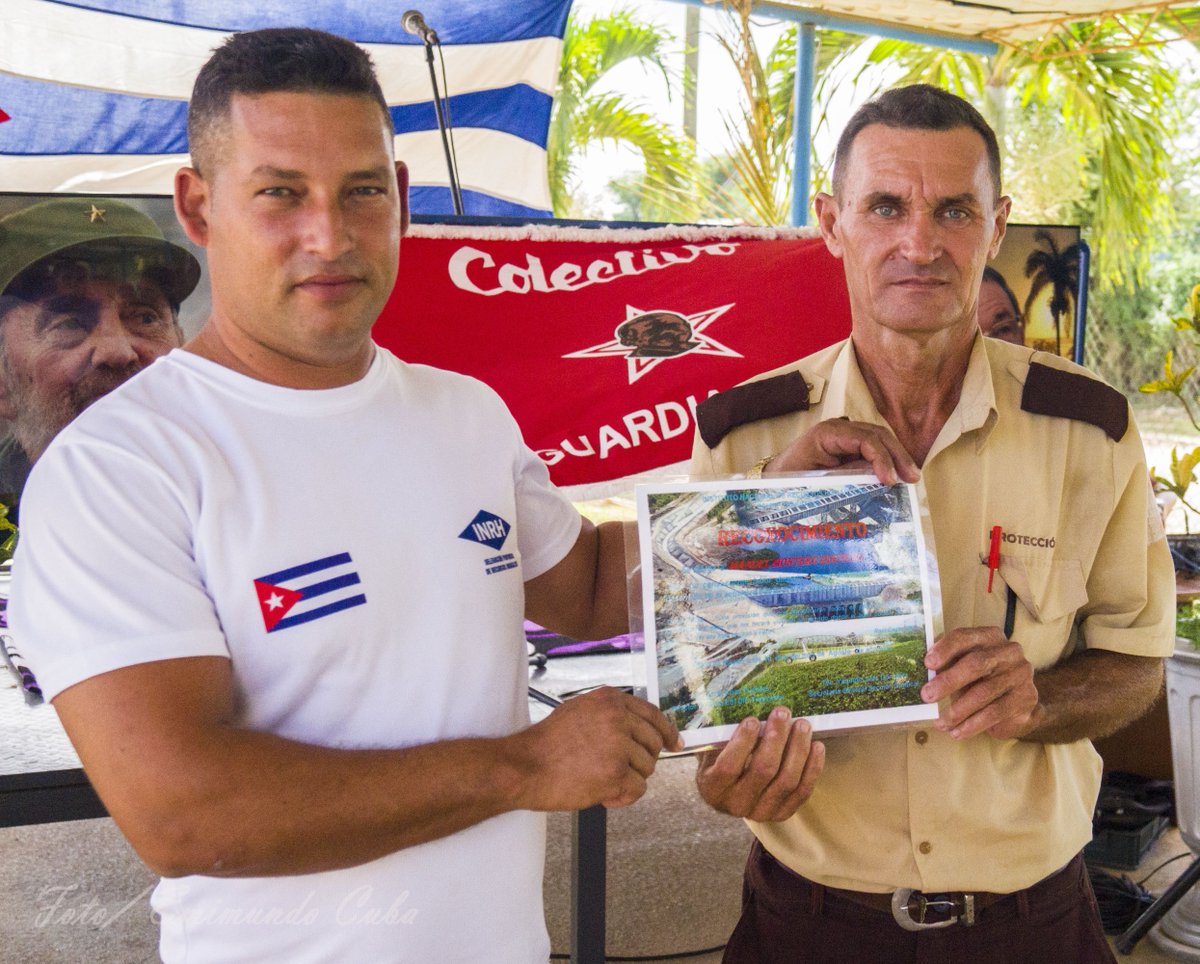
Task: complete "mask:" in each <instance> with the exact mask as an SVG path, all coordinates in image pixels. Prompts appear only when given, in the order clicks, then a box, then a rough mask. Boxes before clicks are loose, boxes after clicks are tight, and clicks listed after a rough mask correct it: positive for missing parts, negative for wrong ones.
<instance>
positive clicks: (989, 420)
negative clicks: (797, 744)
mask: <svg viewBox="0 0 1200 964" xmlns="http://www.w3.org/2000/svg"><path fill="white" fill-rule="evenodd" d="M1031 354H1032V353H1031V352H1030V350H1029V349H1027V348H1023V347H1020V346H1016V345H1010V344H1007V343H1005V342H999V341H996V340H993V339H985V338H983V337H982V336H981V337H978V338H977V339H976V341H975V344H974V348H973V349H972V353H971V358H970V362H969V365H968V368H967V373H966V377H965V379H964V382H963V389H962V395H961V398H960V400H959V403H958V405H957V407H956V408H955V410H954V412H953V413H952V414H951V416H950V418H949V420H948V421H947V422H946V424H945V426H944V427H943V428H942V431H941V434H940V435H939V436H938V438H937V440H936V441H935V443H934V445H933V448H932V449H931V450H930V452H929V455H928V457H927V458H926V461H925V465H924V467H923V469H922V481H921V483H920V484H921V486H923V488H924V497H925V498H926V499H927V501H928V505H929V512H930V517H931V522H932V529H933V538H934V544H935V552H936V556H937V561H938V570H939V575H940V582H941V590H942V606H943V614H944V623H945V628H946V630H950V629H954V628H957V627H964V626H1003V624H1004V612H1005V600H1006V591H1005V587H1011V588H1012V590H1013V591H1014V593H1015V594H1016V597H1017V607H1016V623H1015V627H1014V630H1013V633H1012V638H1013V639H1015V640H1017V641H1019V642H1020V644H1021V646H1022V648H1023V649H1024V651H1025V655H1026V658H1028V659H1029V661H1030V662H1031V663H1032V664H1033V666H1034V667H1035V669H1042V668H1045V667H1048V666H1052V665H1054V664H1055V663H1057V662H1058V661H1059V660H1061V659H1063V658H1064V657H1066V656H1068V655H1069V654H1071V653H1072V652H1073V651H1074V650H1076V649H1077V648H1080V647H1084V648H1099V649H1106V650H1112V651H1115V652H1119V653H1127V654H1136V655H1141V656H1155V657H1161V656H1167V655H1170V653H1171V651H1172V647H1173V642H1174V625H1173V617H1174V576H1173V569H1172V565H1171V561H1170V556H1169V553H1168V550H1167V547H1166V541H1165V539H1164V537H1163V532H1162V525H1161V521H1160V519H1159V517H1158V514H1157V511H1156V507H1155V505H1154V501H1153V498H1152V495H1151V492H1150V486H1149V477H1148V473H1147V470H1146V463H1145V454H1144V452H1143V449H1142V443H1141V439H1140V437H1139V435H1138V432H1137V429H1136V427H1135V426H1134V425H1133V422H1132V419H1131V420H1130V423H1129V428H1128V429H1127V431H1126V432H1125V434H1124V436H1123V437H1122V439H1121V440H1120V441H1119V442H1114V441H1112V440H1111V439H1110V438H1109V436H1108V435H1107V434H1106V433H1105V432H1104V430H1102V429H1100V428H1097V427H1096V426H1094V425H1091V424H1088V423H1086V422H1082V421H1076V420H1072V419H1067V418H1059V417H1051V416H1046V415H1033V414H1030V413H1027V412H1024V411H1022V410H1021V392H1022V388H1023V385H1024V382H1025V378H1026V374H1027V372H1028V370H1029V362H1030V360H1031ZM1036 361H1037V362H1039V363H1041V364H1044V365H1046V366H1048V367H1053V368H1062V369H1067V370H1070V371H1075V372H1081V371H1082V369H1080V368H1078V366H1075V365H1072V364H1070V363H1069V362H1066V361H1063V360H1061V359H1059V358H1057V357H1054V356H1048V355H1045V354H1037V356H1036ZM796 370H799V371H800V372H801V373H802V374H803V377H804V379H805V381H806V382H807V383H808V384H809V385H810V386H811V387H810V392H809V399H810V405H811V407H810V408H809V409H808V410H807V411H800V412H794V413H791V414H787V415H780V416H777V417H773V418H767V419H763V420H761V421H755V422H751V423H749V424H746V425H742V426H740V427H738V428H735V429H733V430H732V431H731V432H730V433H729V434H728V435H726V436H725V438H724V439H723V440H722V441H721V442H720V443H719V444H718V445H717V447H716V448H715V449H713V450H711V451H710V450H709V449H708V447H707V446H706V445H705V444H704V443H703V441H701V440H700V439H699V438H697V440H696V447H695V451H694V453H693V457H692V466H691V471H692V474H693V476H696V477H705V476H722V475H730V474H734V473H738V472H745V471H747V470H748V469H750V468H751V467H752V466H754V464H755V463H756V462H758V461H759V460H761V459H762V458H764V457H766V456H770V455H773V454H777V453H779V452H781V451H782V450H783V449H784V448H785V447H786V446H787V444H788V443H789V442H791V441H792V440H793V439H795V438H796V437H797V436H799V435H801V434H802V433H804V432H805V431H806V430H807V429H809V428H811V427H812V426H813V425H815V424H816V423H817V422H820V421H823V420H825V419H830V418H838V417H841V416H845V417H847V418H850V419H852V420H855V421H861V422H872V423H875V424H879V425H884V424H886V423H885V421H884V419H883V418H882V416H880V415H879V413H878V412H877V411H876V409H875V405H874V403H873V402H872V400H871V395H870V393H869V391H868V389H867V386H866V384H865V382H864V380H863V377H862V373H861V371H860V370H859V367H858V364H857V361H856V357H855V353H854V350H853V348H852V347H851V344H850V342H843V343H841V344H838V345H834V346H832V347H831V348H828V349H825V350H824V351H821V352H818V353H817V354H815V355H811V356H809V357H808V358H806V359H803V360H801V361H799V362H796V363H794V364H792V365H789V366H786V367H785V368H782V369H778V370H777V371H775V372H768V373H767V374H765V375H763V376H760V377H761V378H767V377H770V376H772V375H777V374H781V373H784V372H789V371H796ZM997 525H998V526H1001V527H1002V529H1003V532H1004V541H1003V543H1002V547H1001V555H1000V566H999V570H998V571H997V573H996V576H995V581H994V585H993V591H992V592H991V593H988V592H987V574H988V569H987V556H988V549H989V546H990V536H991V530H992V527H993V526H997ZM1094 696H1095V698H1096V699H1098V700H1102V699H1104V698H1105V694H1104V693H1096V694H1094ZM1100 769H1101V767H1100V759H1099V756H1098V754H1097V753H1096V751H1095V750H1094V749H1093V747H1092V745H1091V743H1090V742H1089V741H1087V740H1081V741H1079V742H1076V743H1070V744H1045V743H1036V742H1022V741H1018V740H998V739H995V738H993V737H990V736H987V735H986V734H985V735H980V736H976V737H973V738H971V739H969V740H966V741H962V742H956V741H954V740H952V739H951V738H950V737H949V736H946V735H944V734H942V733H940V732H939V731H937V730H935V729H934V728H933V727H931V726H927V727H923V728H920V729H889V730H885V731H878V732H876V731H868V732H865V733H858V734H853V735H848V736H842V737H832V738H829V739H828V740H827V741H826V764H825V770H824V773H823V774H822V775H821V777H820V779H819V780H818V781H817V785H816V789H815V790H814V792H813V794H812V796H811V797H810V798H809V800H808V801H807V802H806V803H805V804H804V805H803V806H802V807H801V808H800V810H799V811H798V812H797V814H796V815H795V816H794V817H792V818H791V819H790V820H787V821H784V822H782V823H765V824H756V823H751V829H752V830H753V831H754V833H755V834H756V835H757V836H758V838H759V839H760V840H761V841H762V842H763V845H764V846H765V847H766V848H767V849H768V850H769V851H770V852H771V853H772V854H773V855H774V856H775V857H776V858H777V859H779V860H780V861H781V862H783V863H784V864H786V865H787V866H789V867H791V868H792V869H794V870H796V871H797V872H799V873H801V874H803V875H804V876H806V877H809V878H811V879H813V880H816V881H818V882H820V883H823V884H825V885H827V886H832V887H843V888H849V889H853V890H859V891H872V892H883V891H887V890H891V889H893V888H896V887H912V888H916V889H920V890H924V891H929V892H938V891H946V890H978V891H992V892H1000V893H1008V892H1011V891H1014V890H1019V889H1021V888H1024V887H1027V886H1029V885H1030V884H1032V883H1034V882H1035V881H1037V880H1039V879H1041V878H1042V877H1045V876H1047V875H1048V874H1051V873H1053V872H1054V871H1055V870H1057V869H1058V868H1060V867H1062V866H1063V865H1064V864H1065V863H1066V862H1067V861H1068V860H1070V859H1071V858H1072V857H1073V856H1074V855H1075V854H1076V853H1078V852H1079V850H1080V849H1081V848H1082V847H1083V845H1084V844H1085V843H1086V842H1087V841H1088V840H1089V839H1090V838H1091V816H1092V808H1093V806H1094V803H1095V800H1096V796H1097V792H1098V789H1099V782H1100Z"/></svg>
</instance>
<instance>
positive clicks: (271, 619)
mask: <svg viewBox="0 0 1200 964" xmlns="http://www.w3.org/2000/svg"><path fill="white" fill-rule="evenodd" d="M254 591H255V592H256V593H257V594H258V607H259V609H261V610H262V618H263V623H264V624H265V625H266V627H267V632H268V633H269V632H270V631H271V630H272V629H274V628H275V626H276V624H277V623H278V622H279V620H281V619H283V617H284V616H286V615H287V613H288V610H289V609H291V608H292V607H293V606H294V605H296V603H298V602H299V601H300V600H301V599H303V598H304V593H302V592H297V591H296V590H295V589H285V588H284V587H283V586H272V585H271V584H270V583H269V582H259V581H258V580H257V579H255V580H254Z"/></svg>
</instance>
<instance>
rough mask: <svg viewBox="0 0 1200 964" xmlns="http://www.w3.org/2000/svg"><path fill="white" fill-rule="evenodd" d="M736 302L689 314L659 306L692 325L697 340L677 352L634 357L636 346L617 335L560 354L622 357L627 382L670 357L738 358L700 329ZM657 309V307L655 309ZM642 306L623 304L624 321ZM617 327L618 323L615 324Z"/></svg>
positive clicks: (564, 356) (694, 338) (579, 356)
mask: <svg viewBox="0 0 1200 964" xmlns="http://www.w3.org/2000/svg"><path fill="white" fill-rule="evenodd" d="M735 304H737V302H730V303H729V304H727V305H721V306H720V307H719V308H709V309H707V310H706V311H697V312H695V313H694V314H691V315H685V314H683V312H681V311H672V310H671V309H669V308H664V309H661V310H663V311H668V312H670V313H671V314H676V315H680V316H681V317H683V318H684V319H686V320H687V323H688V324H689V325H691V326H692V340H694V341H697V342H699V344H698V345H696V346H695V347H694V348H688V349H687V350H686V351H682V352H680V353H679V354H678V355H666V356H662V357H659V358H634V357H632V355H633V352H634V351H635V350H636V349H635V348H633V347H630V346H629V345H622V344H621V342H620V340H619V339H618V338H611V339H610V340H608V341H606V342H603V343H602V344H599V345H593V346H592V347H591V348H584V349H582V350H581V351H573V352H571V353H570V354H568V355H563V356H562V357H563V358H624V359H625V360H626V363H627V369H628V374H629V384H630V385H632V384H633V383H634V382H636V381H637V380H638V379H639V378H641V377H642V376H643V375H646V374H648V373H649V372H650V371H651V370H652V369H653V368H655V367H656V366H658V365H659V364H661V363H662V362H665V361H671V360H672V359H673V358H682V357H683V356H684V355H720V356H723V357H725V358H741V357H743V356H742V355H741V353H740V352H736V351H734V350H733V349H732V348H730V347H728V346H727V345H722V344H721V343H720V342H719V341H717V340H716V339H715V338H713V337H712V336H711V335H706V334H704V333H703V332H704V329H705V328H707V327H708V326H709V325H711V324H712V323H713V322H714V321H716V320H717V319H718V318H720V317H721V315H723V314H725V312H727V311H728V310H729V309H730V308H732V307H733V306H734V305H735ZM655 310H660V309H655ZM647 313H648V312H647V310H646V309H644V308H635V307H634V306H633V305H626V306H625V321H629V319H630V318H636V317H638V315H644V314H647ZM618 327H620V326H618Z"/></svg>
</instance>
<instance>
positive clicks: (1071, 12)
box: [701, 0, 1200, 56]
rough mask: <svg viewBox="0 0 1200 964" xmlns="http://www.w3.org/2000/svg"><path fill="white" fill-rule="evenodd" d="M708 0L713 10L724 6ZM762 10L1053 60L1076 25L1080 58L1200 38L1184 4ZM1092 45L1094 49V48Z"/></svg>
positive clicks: (934, 2)
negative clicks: (1026, 47) (1163, 37)
mask: <svg viewBox="0 0 1200 964" xmlns="http://www.w3.org/2000/svg"><path fill="white" fill-rule="evenodd" d="M701 2H703V4H704V5H711V4H714V3H720V2H721V0H701ZM755 8H756V9H761V10H763V11H770V12H772V13H774V14H776V15H778V16H781V17H784V18H786V19H789V20H797V21H800V22H807V23H813V24H815V25H817V26H823V25H828V26H837V27H840V28H843V29H850V30H856V32H858V33H883V34H885V35H887V34H894V33H897V32H899V31H905V32H910V33H915V34H919V35H925V36H926V37H927V39H928V41H929V43H931V44H933V45H937V43H938V41H939V40H941V41H951V43H948V44H946V45H947V46H958V44H955V43H953V41H963V40H967V41H982V42H984V43H989V44H998V45H1016V44H1028V43H1031V42H1032V43H1033V44H1034V50H1035V55H1036V54H1037V53H1040V54H1042V55H1044V56H1052V55H1054V51H1055V47H1056V46H1057V45H1056V44H1055V38H1056V36H1058V35H1059V34H1060V32H1061V31H1062V30H1063V29H1064V28H1066V27H1068V26H1071V25H1075V27H1076V35H1075V43H1074V44H1073V45H1072V46H1073V52H1074V53H1080V52H1083V51H1081V50H1080V49H1079V48H1080V44H1081V43H1082V44H1083V45H1084V46H1085V47H1087V48H1088V50H1087V52H1093V50H1098V49H1101V48H1103V49H1106V50H1111V49H1114V48H1115V49H1124V48H1129V47H1136V46H1141V45H1143V44H1146V43H1150V42H1158V41H1157V40H1156V36H1155V27H1156V26H1161V27H1165V28H1169V29H1170V30H1171V31H1172V32H1173V33H1175V34H1176V35H1178V36H1181V37H1186V38H1188V39H1193V40H1194V39H1197V38H1200V10H1198V8H1197V7H1196V5H1195V4H1194V3H1187V2H1179V0H1174V2H1171V0H1156V2H1155V0H1150V2H1147V0H1141V2H1139V0H1126V2H1122V0H1048V2H1047V0H998V2H994V3H983V2H974V0H823V2H820V3H816V2H810V0H769V2H763V3H755ZM1114 33H1115V36H1113V34H1114ZM1101 34H1104V35H1105V37H1106V41H1105V42H1104V43H1101V42H1100V40H1099V37H1100V35H1101ZM913 39H919V38H917V37H914V38H913ZM1093 43H1095V45H1096V46H1095V47H1094V48H1092V47H1090V46H1089V45H1090V44H1093Z"/></svg>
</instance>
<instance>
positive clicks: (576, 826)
mask: <svg viewBox="0 0 1200 964" xmlns="http://www.w3.org/2000/svg"><path fill="white" fill-rule="evenodd" d="M607 844H608V811H607V810H605V809H604V807H602V806H600V805H599V804H597V805H596V806H594V807H588V808H587V809H586V810H579V811H577V812H576V813H575V816H574V819H573V821H572V828H571V964H604V940H605V935H604V926H605V917H604V902H605V892H606V887H605V875H606V867H605V863H606V854H607Z"/></svg>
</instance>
